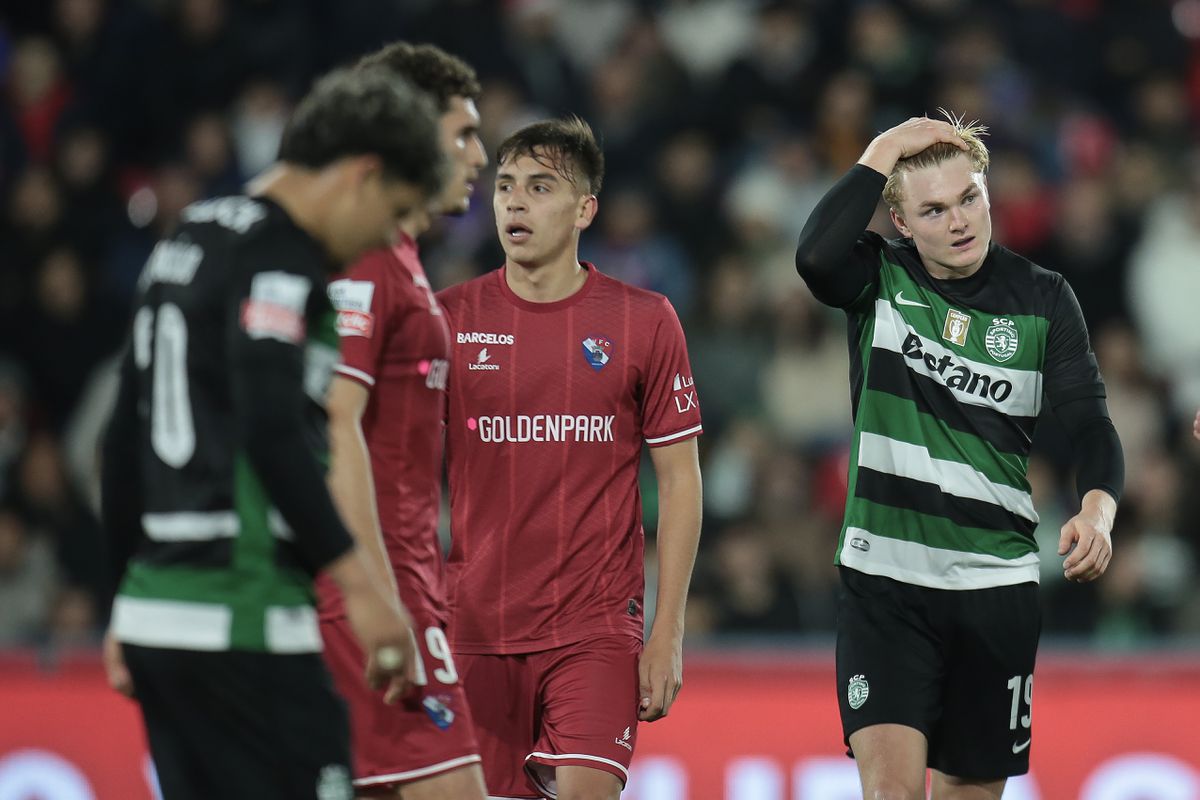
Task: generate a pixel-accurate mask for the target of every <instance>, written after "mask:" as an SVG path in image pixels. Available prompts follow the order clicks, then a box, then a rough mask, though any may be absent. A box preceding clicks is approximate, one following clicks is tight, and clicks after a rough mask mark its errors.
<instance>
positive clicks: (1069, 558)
mask: <svg viewBox="0 0 1200 800" xmlns="http://www.w3.org/2000/svg"><path fill="white" fill-rule="evenodd" d="M1044 375H1045V382H1046V398H1047V400H1048V401H1049V402H1050V405H1051V407H1052V408H1053V409H1054V414H1055V416H1056V417H1058V419H1059V421H1060V422H1062V424H1063V427H1064V428H1065V429H1066V432H1067V436H1068V438H1069V439H1070V440H1071V449H1072V456H1073V461H1074V463H1075V487H1076V489H1077V491H1078V493H1079V496H1080V510H1079V513H1078V514H1076V515H1075V516H1073V517H1072V518H1071V519H1069V520H1067V522H1066V524H1065V525H1063V527H1062V530H1061V531H1060V534H1059V540H1058V553H1059V555H1064V556H1066V560H1065V561H1064V562H1063V574H1064V576H1065V577H1066V578H1067V580H1070V581H1077V582H1080V583H1086V582H1088V581H1092V580H1095V579H1096V578H1099V577H1100V576H1101V575H1103V574H1104V571H1105V570H1106V569H1108V563H1109V561H1110V560H1111V559H1112V527H1113V521H1114V519H1115V517H1116V513H1117V504H1118V503H1119V502H1120V499H1121V492H1122V491H1123V490H1124V487H1125V455H1124V452H1123V451H1122V449H1121V440H1120V439H1119V438H1118V437H1117V431H1116V428H1114V427H1113V424H1112V419H1111V418H1110V417H1109V414H1108V405H1107V404H1106V403H1105V401H1104V382H1103V381H1102V380H1101V378H1100V371H1099V368H1098V367H1097V365H1096V357H1095V355H1094V354H1093V353H1092V350H1091V345H1090V344H1089V342H1088V335H1087V327H1086V325H1085V323H1084V320H1083V313H1082V311H1080V309H1079V303H1078V301H1077V300H1076V299H1075V294H1074V292H1072V291H1071V287H1070V286H1068V285H1067V284H1066V283H1065V282H1064V283H1063V284H1062V286H1061V291H1060V293H1059V295H1058V298H1057V300H1056V305H1055V309H1054V312H1053V316H1052V318H1051V321H1050V329H1049V331H1048V334H1047V345H1046V366H1045V369H1044Z"/></svg>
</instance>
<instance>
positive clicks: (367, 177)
mask: <svg viewBox="0 0 1200 800" xmlns="http://www.w3.org/2000/svg"><path fill="white" fill-rule="evenodd" d="M350 164H351V174H352V175H353V178H354V185H355V188H358V189H365V188H376V189H382V188H383V160H382V159H381V158H380V157H379V156H377V155H375V154H374V153H364V154H362V155H359V156H353V157H352V158H351V162H350Z"/></svg>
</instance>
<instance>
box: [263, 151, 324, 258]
mask: <svg viewBox="0 0 1200 800" xmlns="http://www.w3.org/2000/svg"><path fill="white" fill-rule="evenodd" d="M315 188H316V187H315V186H314V180H313V175H312V173H311V172H309V171H307V170H303V169H297V168H296V167H293V166H292V165H290V164H284V163H278V164H275V165H273V166H272V167H270V168H269V169H267V170H266V171H265V172H263V173H262V174H260V175H259V176H258V177H256V178H254V179H253V180H251V181H250V183H249V184H247V186H246V194H248V195H250V196H251V197H266V198H268V199H269V200H272V201H274V202H275V203H276V204H277V205H278V206H279V207H280V208H282V209H283V210H284V211H285V212H287V215H288V216H289V217H290V218H291V220H292V222H294V223H295V224H296V226H297V227H298V228H300V229H301V230H303V231H304V232H305V233H307V234H308V235H309V236H311V237H313V238H314V239H316V240H317V241H319V242H322V243H323V242H324V235H323V234H324V228H323V226H322V220H323V219H324V215H323V214H321V213H319V210H320V209H318V207H317V206H318V203H316V202H313V201H312V198H313V196H314V189H315Z"/></svg>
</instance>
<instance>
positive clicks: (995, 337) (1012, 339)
mask: <svg viewBox="0 0 1200 800" xmlns="http://www.w3.org/2000/svg"><path fill="white" fill-rule="evenodd" d="M1018 342H1019V340H1018V338H1017V326H1016V324H1015V323H1014V322H1013V321H1012V320H1011V319H1005V318H1004V317H995V318H993V319H992V324H991V326H990V327H989V328H988V329H987V333H986V334H985V335H984V337H983V344H984V346H985V347H987V351H988V355H990V356H991V357H992V358H994V359H996V360H997V361H1000V362H1004V361H1008V360H1009V359H1010V358H1012V357H1013V356H1014V355H1016V353H1017V344H1018Z"/></svg>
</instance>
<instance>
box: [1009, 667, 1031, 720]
mask: <svg viewBox="0 0 1200 800" xmlns="http://www.w3.org/2000/svg"><path fill="white" fill-rule="evenodd" d="M1022 684H1024V689H1023V690H1022ZM1008 689H1009V691H1011V692H1012V711H1011V712H1010V713H1009V715H1008V728H1009V730H1013V731H1015V730H1017V722H1020V723H1021V727H1022V728H1026V729H1028V728H1029V724H1030V722H1031V717H1032V714H1033V676H1032V675H1026V676H1024V677H1022V676H1020V675H1013V676H1012V677H1011V678H1009V679H1008ZM1022 699H1024V701H1025V702H1024V705H1022V702H1021V701H1022ZM1022 708H1024V710H1025V713H1024V714H1022V713H1021V709H1022Z"/></svg>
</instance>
